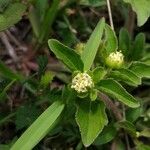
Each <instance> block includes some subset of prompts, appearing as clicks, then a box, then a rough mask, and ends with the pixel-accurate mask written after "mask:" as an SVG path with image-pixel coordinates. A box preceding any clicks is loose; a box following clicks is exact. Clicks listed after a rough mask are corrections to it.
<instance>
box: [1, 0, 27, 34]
mask: <svg viewBox="0 0 150 150" xmlns="http://www.w3.org/2000/svg"><path fill="white" fill-rule="evenodd" d="M25 10H26V6H25V5H23V4H21V3H13V4H10V5H9V6H8V7H7V9H6V10H5V11H4V12H3V13H2V14H0V31H3V30H6V29H7V28H9V27H11V26H12V25H14V24H16V23H17V22H18V21H20V20H21V18H22V15H23V13H24V12H25Z"/></svg>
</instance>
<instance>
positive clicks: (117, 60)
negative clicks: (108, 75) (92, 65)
mask: <svg viewBox="0 0 150 150" xmlns="http://www.w3.org/2000/svg"><path fill="white" fill-rule="evenodd" d="M123 63H124V56H123V54H122V52H121V51H119V52H113V53H110V54H109V56H108V57H107V58H106V64H107V65H108V66H109V67H110V68H117V69H118V68H120V67H121V66H122V65H123Z"/></svg>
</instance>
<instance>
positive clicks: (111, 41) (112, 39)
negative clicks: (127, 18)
mask: <svg viewBox="0 0 150 150" xmlns="http://www.w3.org/2000/svg"><path fill="white" fill-rule="evenodd" d="M105 36H106V44H105V49H106V51H107V53H108V54H110V53H112V52H115V51H116V50H117V49H118V40H117V37H116V34H115V32H114V31H113V30H112V28H111V27H110V26H109V25H107V24H106V25H105Z"/></svg>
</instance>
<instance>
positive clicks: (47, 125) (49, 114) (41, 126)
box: [11, 101, 64, 150]
mask: <svg viewBox="0 0 150 150" xmlns="http://www.w3.org/2000/svg"><path fill="white" fill-rule="evenodd" d="M63 109H64V104H62V103H60V102H58V101H57V102H54V103H53V104H52V105H51V106H50V107H49V108H47V109H46V110H45V111H44V112H43V113H42V114H41V115H40V116H39V117H38V118H37V120H36V121H35V122H34V123H33V124H32V125H31V126H30V127H29V128H28V129H27V130H26V131H25V132H24V133H23V135H22V136H21V137H20V138H19V139H18V140H17V142H16V143H15V144H14V145H13V146H12V148H11V150H19V149H21V150H30V149H32V148H33V147H34V146H35V145H36V144H37V143H38V142H39V141H40V140H41V139H42V138H43V137H44V136H45V135H46V134H47V133H48V132H49V131H50V129H52V127H53V125H54V124H55V122H56V120H57V119H58V117H59V116H60V114H61V112H62V111H63Z"/></svg>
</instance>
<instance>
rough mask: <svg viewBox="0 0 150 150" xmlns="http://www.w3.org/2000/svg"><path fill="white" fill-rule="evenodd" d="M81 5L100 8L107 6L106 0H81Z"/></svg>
mask: <svg viewBox="0 0 150 150" xmlns="http://www.w3.org/2000/svg"><path fill="white" fill-rule="evenodd" d="M80 4H81V5H85V6H92V7H98V6H103V5H106V2H105V0H80Z"/></svg>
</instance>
